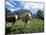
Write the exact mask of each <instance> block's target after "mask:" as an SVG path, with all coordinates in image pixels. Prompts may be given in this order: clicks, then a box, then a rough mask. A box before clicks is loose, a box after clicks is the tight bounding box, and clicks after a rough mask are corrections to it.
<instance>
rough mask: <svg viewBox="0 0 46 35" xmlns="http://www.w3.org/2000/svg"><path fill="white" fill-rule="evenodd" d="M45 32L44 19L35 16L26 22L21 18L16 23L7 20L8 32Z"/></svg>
mask: <svg viewBox="0 0 46 35" xmlns="http://www.w3.org/2000/svg"><path fill="white" fill-rule="evenodd" d="M39 32H44V20H42V19H37V18H33V19H32V20H29V23H27V24H26V25H25V23H24V22H23V21H22V20H21V19H20V20H17V21H16V22H15V24H14V26H13V25H12V23H9V22H7V24H6V33H15V34H20V33H39Z"/></svg>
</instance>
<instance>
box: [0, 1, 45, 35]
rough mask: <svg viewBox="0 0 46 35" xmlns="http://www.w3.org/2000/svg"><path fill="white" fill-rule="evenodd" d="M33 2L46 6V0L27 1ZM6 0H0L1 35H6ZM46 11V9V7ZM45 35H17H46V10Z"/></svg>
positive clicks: (41, 34)
mask: <svg viewBox="0 0 46 35" xmlns="http://www.w3.org/2000/svg"><path fill="white" fill-rule="evenodd" d="M21 1H24V0H21ZM25 1H32V2H44V3H45V6H46V0H25ZM4 8H5V0H0V35H5V9H4ZM45 9H46V7H45ZM44 18H45V20H44V31H45V32H44V33H31V34H17V35H46V24H45V23H46V10H45V12H44Z"/></svg>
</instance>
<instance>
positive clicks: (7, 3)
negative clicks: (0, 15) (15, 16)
mask: <svg viewBox="0 0 46 35" xmlns="http://www.w3.org/2000/svg"><path fill="white" fill-rule="evenodd" d="M6 5H9V6H11V7H14V5H12V4H11V3H9V2H6Z"/></svg>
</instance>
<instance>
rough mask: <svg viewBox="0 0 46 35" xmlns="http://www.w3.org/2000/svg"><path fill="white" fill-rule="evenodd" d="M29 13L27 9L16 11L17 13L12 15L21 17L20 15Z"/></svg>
mask: <svg viewBox="0 0 46 35" xmlns="http://www.w3.org/2000/svg"><path fill="white" fill-rule="evenodd" d="M28 12H29V13H31V12H30V10H28V9H20V10H17V11H14V12H13V13H14V15H15V14H16V15H18V16H22V15H25V14H26V13H28Z"/></svg>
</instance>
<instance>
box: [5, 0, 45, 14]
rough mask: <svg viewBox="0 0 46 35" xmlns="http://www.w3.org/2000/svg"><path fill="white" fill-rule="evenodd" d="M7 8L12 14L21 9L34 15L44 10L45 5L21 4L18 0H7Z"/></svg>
mask: <svg viewBox="0 0 46 35" xmlns="http://www.w3.org/2000/svg"><path fill="white" fill-rule="evenodd" d="M5 4H6V8H7V9H9V10H10V11H11V12H13V11H15V10H19V9H21V8H23V9H28V10H30V11H31V12H32V14H35V13H36V12H37V11H38V10H39V9H41V10H43V9H44V6H43V5H44V4H43V3H34V2H30V1H29V2H28V1H27V2H23V1H22V2H21V1H16V0H12V1H11V0H6V3H5Z"/></svg>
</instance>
